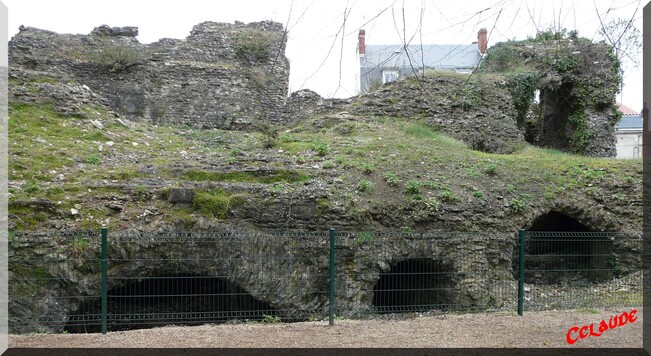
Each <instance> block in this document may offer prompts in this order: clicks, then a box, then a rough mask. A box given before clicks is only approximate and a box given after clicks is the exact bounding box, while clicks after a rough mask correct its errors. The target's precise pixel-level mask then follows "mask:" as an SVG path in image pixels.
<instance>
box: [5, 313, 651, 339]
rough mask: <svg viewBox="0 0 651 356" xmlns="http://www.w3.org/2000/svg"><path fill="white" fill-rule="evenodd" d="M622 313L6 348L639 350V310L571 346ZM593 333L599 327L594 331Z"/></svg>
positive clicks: (143, 334) (222, 332)
mask: <svg viewBox="0 0 651 356" xmlns="http://www.w3.org/2000/svg"><path fill="white" fill-rule="evenodd" d="M631 310H632V308H628V309H620V310H600V311H595V310H583V311H545V312H525V314H524V316H523V317H518V316H517V315H514V314H513V313H482V314H444V315H436V316H413V317H410V318H405V317H401V318H393V319H386V318H384V319H372V320H337V321H336V325H335V326H334V327H329V326H328V323H327V322H323V321H317V322H301V323H279V324H260V323H246V324H221V325H203V326H195V327H177V326H166V327H160V328H154V329H141V330H130V331H120V332H109V333H108V334H107V335H101V334H30V335H10V337H9V346H10V347H30V348H31V347H85V348H92V347H102V348H106V347H109V348H114V347H116V348H122V347H130V348H134V347H135V348H139V347H164V348H166V347H169V348H172V347H174V348H186V347H206V348H240V347H250V348H259V347H265V348H275V347H297V348H300V347H391V348H393V347H398V348H402V347H418V348H421V347H426V348H429V347H435V348H438V347H517V348H521V347H536V348H537V347H575V348H584V347H590V348H591V347H627V348H641V347H642V320H643V318H642V308H638V309H637V310H638V311H637V314H638V319H637V320H636V321H635V322H633V323H627V324H626V325H623V326H621V327H618V328H615V329H613V330H607V331H605V332H604V333H603V335H602V336H600V337H594V336H593V337H588V338H585V339H579V340H578V342H577V343H575V344H574V345H568V343H567V342H566V335H567V332H568V330H569V329H570V328H571V327H573V326H575V325H576V326H579V327H581V326H582V325H590V324H591V323H595V324H599V322H600V321H601V320H602V319H606V322H608V319H609V318H610V317H611V316H614V315H616V314H619V313H621V312H624V311H627V312H630V311H631ZM595 330H596V328H595Z"/></svg>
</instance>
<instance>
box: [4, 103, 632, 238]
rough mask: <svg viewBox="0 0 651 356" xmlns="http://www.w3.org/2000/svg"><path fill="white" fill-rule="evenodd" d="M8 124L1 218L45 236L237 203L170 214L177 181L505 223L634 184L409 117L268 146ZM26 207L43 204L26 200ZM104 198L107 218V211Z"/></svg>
mask: <svg viewBox="0 0 651 356" xmlns="http://www.w3.org/2000/svg"><path fill="white" fill-rule="evenodd" d="M98 116H100V117H101V116H102V115H101V113H98ZM9 117H10V119H9V154H10V160H9V162H10V163H9V179H10V189H9V192H10V194H11V195H10V205H9V213H10V214H11V215H12V216H11V219H10V221H11V222H12V224H13V225H14V227H15V228H16V229H43V228H46V229H47V228H52V227H54V226H53V225H52V221H53V220H54V221H58V222H60V223H61V224H64V226H66V227H81V228H95V227H97V226H98V225H99V224H100V223H102V222H106V221H107V220H106V219H107V217H112V218H113V219H120V220H121V221H122V222H123V223H126V222H128V221H129V219H135V217H137V216H139V215H141V214H143V211H145V210H148V211H150V213H151V212H153V214H154V215H156V216H157V217H158V218H159V219H161V221H172V220H174V219H178V218H181V219H183V220H186V219H187V220H192V219H193V218H194V217H196V216H200V215H205V216H210V217H212V216H214V217H216V218H218V219H228V216H229V214H228V209H229V207H230V206H231V205H232V204H237V203H238V202H241V200H242V199H245V198H246V194H244V196H242V194H240V193H241V192H239V193H237V194H236V193H234V192H230V191H224V190H222V189H212V188H206V189H205V190H200V191H199V192H198V198H199V200H200V201H202V202H203V203H204V204H213V205H214V206H213V207H212V208H208V209H207V208H205V207H203V206H195V207H190V208H186V209H177V208H172V206H171V205H170V204H169V203H167V201H166V200H165V199H164V198H165V187H169V186H178V185H183V184H184V183H187V182H188V181H204V182H205V181H228V182H241V183H245V184H261V185H262V186H263V187H265V189H267V190H268V191H271V192H273V191H279V190H282V189H286V188H287V187H292V186H296V185H302V184H306V183H305V182H307V181H309V180H312V181H314V180H320V179H323V180H326V179H328V178H329V177H333V176H335V177H338V178H339V179H337V184H335V185H334V186H331V188H329V189H330V198H329V201H327V202H325V203H324V204H332V203H333V202H340V203H341V202H350V203H351V206H353V207H354V209H358V210H359V211H360V212H363V211H368V210H373V209H375V208H376V207H378V206H381V205H387V204H388V205H391V204H393V205H405V206H411V207H413V210H414V212H415V214H424V215H423V216H422V218H423V219H427V215H428V214H430V213H432V212H436V211H441V210H445V208H446V206H447V207H450V206H455V205H458V204H459V203H460V202H466V203H469V204H472V203H481V202H482V201H484V202H496V201H499V202H500V208H501V209H504V213H505V214H520V213H523V212H525V211H526V210H527V209H528V208H529V206H530V205H531V204H532V203H534V202H536V201H541V200H553V199H557V198H558V197H559V196H568V195H569V196H571V195H574V194H577V192H578V191H581V192H583V193H585V194H587V195H599V194H607V195H608V197H609V198H611V199H614V200H616V201H617V200H622V201H625V200H626V199H628V197H627V195H626V194H624V193H622V192H618V191H617V190H612V189H610V188H607V191H604V189H603V188H602V187H632V188H635V187H639V186H641V161H640V160H614V159H598V158H586V157H581V156H575V155H569V154H565V153H561V152H558V151H553V150H545V149H540V148H535V147H531V146H525V147H523V148H521V149H520V150H519V151H518V152H517V153H516V154H513V155H496V154H486V153H482V152H478V151H472V150H469V149H468V148H467V147H466V146H465V145H464V144H462V143H460V142H458V141H456V140H454V139H451V138H449V137H446V136H444V135H441V134H439V133H437V132H433V131H432V130H431V129H430V128H428V127H426V126H424V125H423V124H421V123H419V122H417V121H412V120H410V119H409V118H404V119H392V118H386V117H371V118H356V119H355V120H335V121H333V122H332V123H331V124H330V125H326V127H323V128H320V129H319V128H316V127H315V126H314V125H313V124H314V121H315V120H317V119H318V118H315V119H314V120H311V121H307V122H304V123H302V124H301V125H299V126H298V127H294V128H283V129H281V130H280V131H279V135H278V136H277V137H276V138H270V137H268V136H267V135H265V134H262V133H257V132H254V133H245V132H236V131H222V130H206V131H202V130H194V129H190V128H187V127H154V126H150V125H145V124H139V125H135V127H132V128H127V127H124V126H122V125H120V124H117V123H115V122H110V121H109V120H106V121H104V124H105V127H104V128H103V129H98V128H96V127H95V126H93V125H92V124H90V123H89V122H88V121H85V120H83V119H79V118H70V117H62V116H60V115H58V114H56V112H55V111H54V110H53V109H52V108H51V107H48V106H36V105H27V104H18V103H10V111H9ZM44 140H45V141H44ZM108 141H112V142H113V143H114V144H113V145H112V146H109V145H107V144H106V142H108ZM100 145H101V146H102V150H101V151H100V150H99V147H100ZM267 146H272V147H270V148H268V147H267ZM59 174H63V175H64V179H63V180H58V179H57V177H58V176H59ZM152 182H153V183H152ZM37 198H41V199H47V200H49V201H51V202H52V203H53V205H52V206H43V205H36V206H35V205H33V204H32V205H30V204H28V203H26V202H29V201H33V200H34V199H37ZM241 198H242V199H241ZM115 201H117V202H119V203H120V204H119V205H120V206H121V210H120V211H119V214H118V215H116V210H115V209H112V208H111V207H109V206H108V205H109V204H107V203H108V202H115ZM71 209H76V210H78V211H79V213H78V214H76V215H72V214H71V213H70V211H71ZM211 209H212V210H211ZM416 218H418V217H416Z"/></svg>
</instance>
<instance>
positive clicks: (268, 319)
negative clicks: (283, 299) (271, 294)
mask: <svg viewBox="0 0 651 356" xmlns="http://www.w3.org/2000/svg"><path fill="white" fill-rule="evenodd" d="M263 315H264V314H263ZM262 323H264V324H278V323H282V319H281V318H280V317H279V316H278V315H264V318H263V319H262Z"/></svg>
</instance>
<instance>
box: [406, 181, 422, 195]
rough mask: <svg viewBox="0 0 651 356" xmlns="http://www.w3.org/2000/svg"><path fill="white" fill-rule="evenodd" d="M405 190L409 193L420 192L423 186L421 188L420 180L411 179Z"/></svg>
mask: <svg viewBox="0 0 651 356" xmlns="http://www.w3.org/2000/svg"><path fill="white" fill-rule="evenodd" d="M405 192H406V193H407V194H420V192H421V188H420V182H419V181H417V180H413V179H412V180H409V181H407V183H406V184H405Z"/></svg>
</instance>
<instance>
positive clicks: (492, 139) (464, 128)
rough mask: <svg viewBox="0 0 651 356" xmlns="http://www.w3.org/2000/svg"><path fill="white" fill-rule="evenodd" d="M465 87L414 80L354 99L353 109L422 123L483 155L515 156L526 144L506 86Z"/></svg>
mask: <svg viewBox="0 0 651 356" xmlns="http://www.w3.org/2000/svg"><path fill="white" fill-rule="evenodd" d="M465 81H466V79H465V78H463V77H454V76H453V75H449V74H447V75H446V74H441V75H436V76H434V75H430V76H425V77H422V78H421V77H419V79H418V80H417V79H415V78H408V79H406V80H401V81H397V82H393V83H389V84H386V85H385V86H383V87H382V88H380V89H379V90H376V91H374V92H370V93H367V94H364V95H362V96H359V97H355V98H352V99H351V101H352V102H351V103H350V104H349V105H348V106H347V109H348V110H349V111H350V112H351V113H354V114H357V115H375V116H391V117H403V118H407V119H413V120H422V121H424V122H425V123H426V124H428V125H429V126H430V127H432V128H433V129H435V130H440V131H441V132H443V133H445V134H446V135H449V136H452V137H454V138H456V139H458V140H461V141H463V142H465V143H467V144H468V145H469V146H470V147H471V148H473V149H476V150H479V151H483V152H491V153H512V152H513V151H514V150H515V149H516V147H518V146H520V145H522V144H524V135H523V132H522V131H521V130H520V129H519V128H518V126H517V122H516V112H515V108H514V107H513V104H512V99H511V97H510V95H509V92H508V90H507V88H506V87H505V83H504V82H502V81H500V80H495V79H489V78H486V79H484V80H483V81H482V82H481V83H479V82H472V83H470V84H467V83H465Z"/></svg>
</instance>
